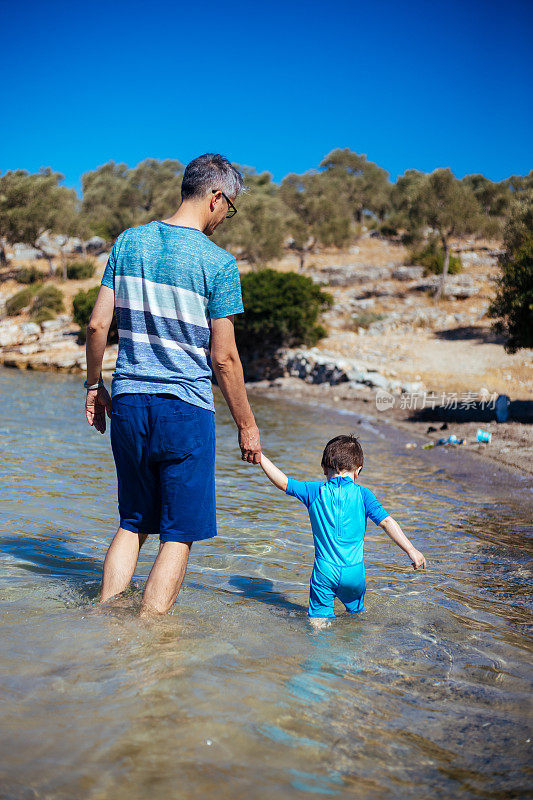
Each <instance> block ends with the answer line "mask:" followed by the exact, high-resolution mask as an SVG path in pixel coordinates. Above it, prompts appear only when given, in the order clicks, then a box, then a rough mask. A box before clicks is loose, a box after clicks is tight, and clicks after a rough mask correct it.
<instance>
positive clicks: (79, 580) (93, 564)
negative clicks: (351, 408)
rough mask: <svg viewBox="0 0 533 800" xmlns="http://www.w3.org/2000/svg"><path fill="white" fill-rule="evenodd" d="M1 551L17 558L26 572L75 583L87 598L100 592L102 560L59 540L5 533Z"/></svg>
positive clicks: (20, 566)
mask: <svg viewBox="0 0 533 800" xmlns="http://www.w3.org/2000/svg"><path fill="white" fill-rule="evenodd" d="M0 553H5V554H6V555H9V556H11V557H13V558H14V559H16V565H17V567H18V568H19V569H22V570H25V571H26V572H33V573H37V574H39V575H45V576H46V577H48V578H62V579H64V580H67V581H69V582H70V583H72V584H75V585H76V587H77V588H78V590H79V591H80V592H81V594H82V595H84V596H85V597H87V598H90V599H93V598H95V597H96V596H97V595H98V593H99V591H100V578H101V576H102V562H101V561H100V560H97V559H94V558H91V557H90V556H84V555H78V554H76V553H73V552H72V550H69V549H68V547H64V546H63V545H62V544H58V543H57V542H51V541H49V540H42V539H38V538H35V537H28V536H4V537H2V538H1V539H0ZM89 581H90V583H88V582H89Z"/></svg>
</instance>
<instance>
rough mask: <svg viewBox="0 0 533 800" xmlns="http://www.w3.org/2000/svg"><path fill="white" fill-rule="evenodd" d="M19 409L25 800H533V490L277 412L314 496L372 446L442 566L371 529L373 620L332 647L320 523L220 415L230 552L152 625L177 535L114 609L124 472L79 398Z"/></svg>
mask: <svg viewBox="0 0 533 800" xmlns="http://www.w3.org/2000/svg"><path fill="white" fill-rule="evenodd" d="M0 393H1V398H2V400H1V403H2V416H1V421H0V434H1V436H0V464H1V475H2V478H1V487H0V488H1V492H2V517H1V521H0V576H1V589H0V591H1V593H0V635H1V638H2V643H3V645H2V654H1V656H0V659H1V672H2V675H3V676H4V677H3V678H2V683H1V692H2V726H1V732H0V748H1V752H2V756H3V757H2V759H1V762H0V782H1V785H2V791H3V793H4V794H5V795H6V796H7V797H17V798H18V797H20V798H23V797H51V798H54V799H55V798H65V800H67V798H68V800H71V799H72V798H73V797H84V798H89V799H90V800H97V799H99V798H107V797H113V798H116V799H117V800H122V798H127V800H137V798H139V800H140V799H141V798H143V799H144V798H146V797H150V798H153V800H159V798H166V797H180V798H193V797H194V798H196V797H208V796H211V795H213V796H214V795H215V794H216V796H218V797H220V798H222V800H223V799H224V798H241V797H242V798H244V797H246V798H267V797H268V798H280V799H281V798H287V797H291V798H304V797H309V795H315V796H323V797H329V796H331V797H340V798H344V797H350V798H385V797H387V798H389V797H394V798H400V797H401V798H421V799H422V798H427V797H445V796H446V797H450V796H452V797H461V798H462V797H465V798H480V797H483V798H498V800H502V798H512V797H519V796H520V797H523V796H526V793H527V786H528V784H529V783H530V776H529V774H528V772H527V770H528V763H529V749H530V746H531V744H530V742H529V739H530V738H531V736H530V731H529V729H528V722H529V720H528V716H527V710H528V708H529V706H528V696H529V691H530V670H529V666H528V664H529V661H530V658H531V657H530V651H531V639H530V638H528V633H529V628H528V626H529V625H530V622H531V613H530V612H531V604H530V600H529V597H530V591H531V583H532V581H531V561H530V556H531V546H532V541H531V530H530V527H529V526H530V520H529V519H528V517H527V515H526V511H525V510H524V508H525V506H524V503H523V500H524V496H525V495H526V493H528V492H529V497H531V489H530V487H529V488H528V486H529V485H528V484H527V483H524V482H522V484H520V482H519V479H517V486H516V491H515V493H514V494H516V498H517V499H515V497H514V494H513V492H508V493H507V496H506V497H505V496H503V497H502V494H501V493H499V494H498V487H497V484H496V483H495V482H493V481H492V480H491V478H490V476H488V478H487V480H486V482H485V483H486V486H485V488H480V487H479V486H477V487H476V486H475V485H474V484H473V483H472V482H471V481H469V480H468V479H467V472H466V470H465V473H464V474H461V473H459V472H457V471H456V470H454V469H452V468H450V467H449V466H446V464H445V463H444V464H443V462H442V461H441V462H439V460H438V459H439V458H440V456H439V455H438V454H437V456H435V455H434V454H430V455H428V454H424V453H417V454H416V455H413V451H409V454H408V455H407V454H406V451H405V448H404V444H403V440H402V439H400V438H395V437H397V436H398V435H397V434H394V433H391V432H390V431H386V432H385V433H384V432H383V431H381V430H379V429H377V428H376V427H375V426H373V425H365V424H361V425H358V424H357V420H355V422H354V420H353V419H352V418H347V417H344V418H343V417H341V416H335V415H332V414H329V413H328V412H324V411H322V410H319V409H316V410H311V411H310V410H306V411H305V412H304V411H303V410H302V408H301V407H298V406H296V405H290V404H287V405H283V404H281V403H275V404H270V403H268V402H267V401H265V400H261V401H259V402H256V403H255V407H256V411H257V416H258V419H259V422H260V426H261V429H262V432H263V438H264V447H265V450H266V452H267V453H268V454H269V455H271V456H272V457H273V458H274V459H275V460H276V461H277V462H279V464H280V466H282V467H284V468H285V469H286V470H287V471H288V472H289V473H290V474H292V475H293V476H294V477H296V478H304V477H306V478H316V479H318V478H320V471H319V460H320V453H321V449H322V446H323V444H324V442H325V441H326V440H327V439H328V438H330V437H331V436H334V435H336V434H337V433H340V432H341V431H345V430H346V429H347V426H348V428H355V429H357V431H358V432H359V435H360V436H361V439H362V441H363V446H364V448H365V456H366V458H365V470H364V474H363V476H362V482H363V483H364V484H365V485H368V486H369V487H370V488H371V489H373V490H374V491H375V492H376V494H377V496H378V497H379V498H380V499H381V500H382V502H383V504H384V506H385V508H386V509H387V510H388V511H390V513H392V514H393V515H394V516H395V517H396V518H397V519H398V520H399V521H400V523H401V524H402V526H403V527H404V529H405V530H406V532H407V535H408V536H409V537H410V538H412V539H413V540H414V541H415V542H416V543H417V544H418V545H419V546H420V548H421V549H422V551H423V552H424V554H425V555H426V557H427V558H428V562H429V569H428V570H427V571H426V572H424V573H421V572H416V573H415V572H413V571H412V570H411V569H410V566H409V563H408V561H407V560H406V559H405V557H403V556H402V554H401V552H400V551H399V550H398V549H397V548H396V547H395V546H394V545H393V544H392V543H391V542H390V541H389V540H388V538H387V537H386V536H385V535H384V534H383V533H382V532H381V530H379V529H378V528H375V527H374V526H373V525H372V524H371V523H369V528H368V533H367V538H366V546H365V553H366V563H367V581H368V592H367V595H366V602H365V604H366V607H367V610H366V612H365V614H364V615H362V616H361V617H360V618H357V619H356V620H354V619H353V618H352V617H350V616H348V615H345V614H343V613H342V609H341V608H339V612H340V613H339V617H338V619H337V620H336V621H335V623H334V624H333V626H332V627H331V628H329V629H326V630H323V631H313V630H312V629H311V628H310V626H309V625H308V623H307V618H306V609H307V599H308V598H307V593H308V580H309V573H310V569H311V564H312V558H313V551H312V541H311V536H310V530H309V523H308V520H307V515H306V512H305V509H304V508H303V506H300V505H299V504H298V503H297V502H296V501H294V500H290V499H289V498H285V497H283V495H281V493H278V492H277V491H276V490H275V489H274V487H272V486H270V484H268V483H267V482H266V481H265V479H264V477H263V476H262V474H260V473H259V472H258V470H257V468H253V467H251V466H249V465H245V464H243V463H242V462H241V461H240V460H239V458H238V452H237V448H236V435H235V430H234V428H233V425H232V423H231V420H230V419H229V416H228V413H227V411H226V410H225V408H224V406H223V405H219V407H218V412H217V435H218V462H217V492H218V508H219V536H218V537H217V538H216V539H214V540H212V541H210V542H208V543H206V544H198V545H195V546H194V547H193V551H192V555H191V561H190V571H189V573H188V575H187V578H186V583H185V586H184V589H183V592H182V594H181V595H180V597H179V600H178V603H177V604H176V606H175V610H174V613H173V614H172V615H170V616H168V617H165V618H163V619H159V620H156V621H155V622H153V621H152V622H148V621H144V620H140V619H139V618H138V617H137V615H136V612H137V610H138V608H139V605H140V597H141V591H142V585H143V583H144V580H145V579H146V577H147V574H148V571H149V569H150V566H151V563H152V560H153V557H154V555H155V552H156V549H157V542H156V541H155V540H152V541H149V542H147V544H146V545H145V549H143V551H141V559H140V562H139V566H138V570H137V574H136V577H135V579H134V582H133V584H132V587H131V590H130V591H129V592H127V593H126V594H125V595H124V596H123V597H121V598H119V599H118V600H117V601H114V602H112V603H109V604H107V605H106V607H105V608H104V609H101V610H98V609H97V608H96V607H95V599H96V597H97V594H98V591H99V580H100V575H101V564H102V560H103V557H104V555H105V551H106V548H107V544H108V542H109V540H110V537H111V536H112V534H113V533H114V529H115V526H116V499H115V478H114V471H113V464H112V460H111V455H110V450H109V441H108V437H107V436H106V437H98V436H97V435H96V434H93V433H92V432H91V431H90V430H89V429H88V427H86V425H85V423H84V421H83V416H82V413H81V407H82V402H83V393H82V391H80V388H79V380H78V379H77V378H71V377H69V376H65V377H58V376H53V375H41V374H35V375H33V374H20V373H18V372H7V371H4V372H0ZM443 458H444V456H443ZM485 469H487V470H490V467H487V468H485ZM491 484H493V485H491ZM518 498H519V499H520V500H521V503H522V505H518Z"/></svg>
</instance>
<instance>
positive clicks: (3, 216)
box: [0, 167, 78, 272]
mask: <svg viewBox="0 0 533 800" xmlns="http://www.w3.org/2000/svg"><path fill="white" fill-rule="evenodd" d="M63 178H64V176H63V175H61V174H60V173H59V172H53V171H52V170H51V169H50V167H44V168H42V169H41V170H40V171H39V172H37V173H30V172H28V171H27V170H23V169H17V170H8V171H7V172H6V173H4V175H0V236H1V237H2V238H4V239H5V240H6V241H7V242H8V243H9V244H12V245H13V244H16V243H18V242H21V243H24V244H27V245H30V246H31V247H34V248H36V249H37V250H39V251H40V252H41V253H42V255H43V257H44V258H47V259H48V261H49V264H50V272H52V271H53V267H52V259H51V255H50V253H49V252H48V251H46V250H44V249H43V247H42V245H41V244H40V241H39V240H40V239H41V237H42V235H43V234H44V233H46V232H49V233H63V234H67V235H68V234H69V233H70V232H71V228H72V227H73V226H74V224H75V220H76V216H77V205H78V199H77V196H76V192H75V191H74V189H67V188H66V187H65V186H61V185H60V184H61V181H62V180H63Z"/></svg>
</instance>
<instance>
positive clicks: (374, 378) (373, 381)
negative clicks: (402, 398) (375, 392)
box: [362, 372, 391, 391]
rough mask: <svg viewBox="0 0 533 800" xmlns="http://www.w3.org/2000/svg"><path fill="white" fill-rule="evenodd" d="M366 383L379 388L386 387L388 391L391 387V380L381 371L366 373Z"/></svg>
mask: <svg viewBox="0 0 533 800" xmlns="http://www.w3.org/2000/svg"><path fill="white" fill-rule="evenodd" d="M362 382H363V383H366V384H367V386H372V387H377V388H378V389H386V390H387V391H388V390H389V389H390V388H391V382H390V380H389V379H388V378H386V377H385V375H381V373H379V372H367V373H366V374H365V379H364V381H362Z"/></svg>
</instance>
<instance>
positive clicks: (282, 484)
mask: <svg viewBox="0 0 533 800" xmlns="http://www.w3.org/2000/svg"><path fill="white" fill-rule="evenodd" d="M259 463H260V464H261V469H262V470H263V472H264V473H265V475H266V476H267V478H268V479H269V480H270V481H272V483H273V484H274V486H276V487H277V488H278V489H281V491H282V492H285V491H287V484H288V483H289V479H288V478H287V476H286V475H285V473H284V472H282V471H281V470H280V469H278V468H277V467H276V465H275V464H273V463H272V461H271V460H270V459H269V458H267V457H266V455H265V454H264V453H261V461H260V462H259Z"/></svg>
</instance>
